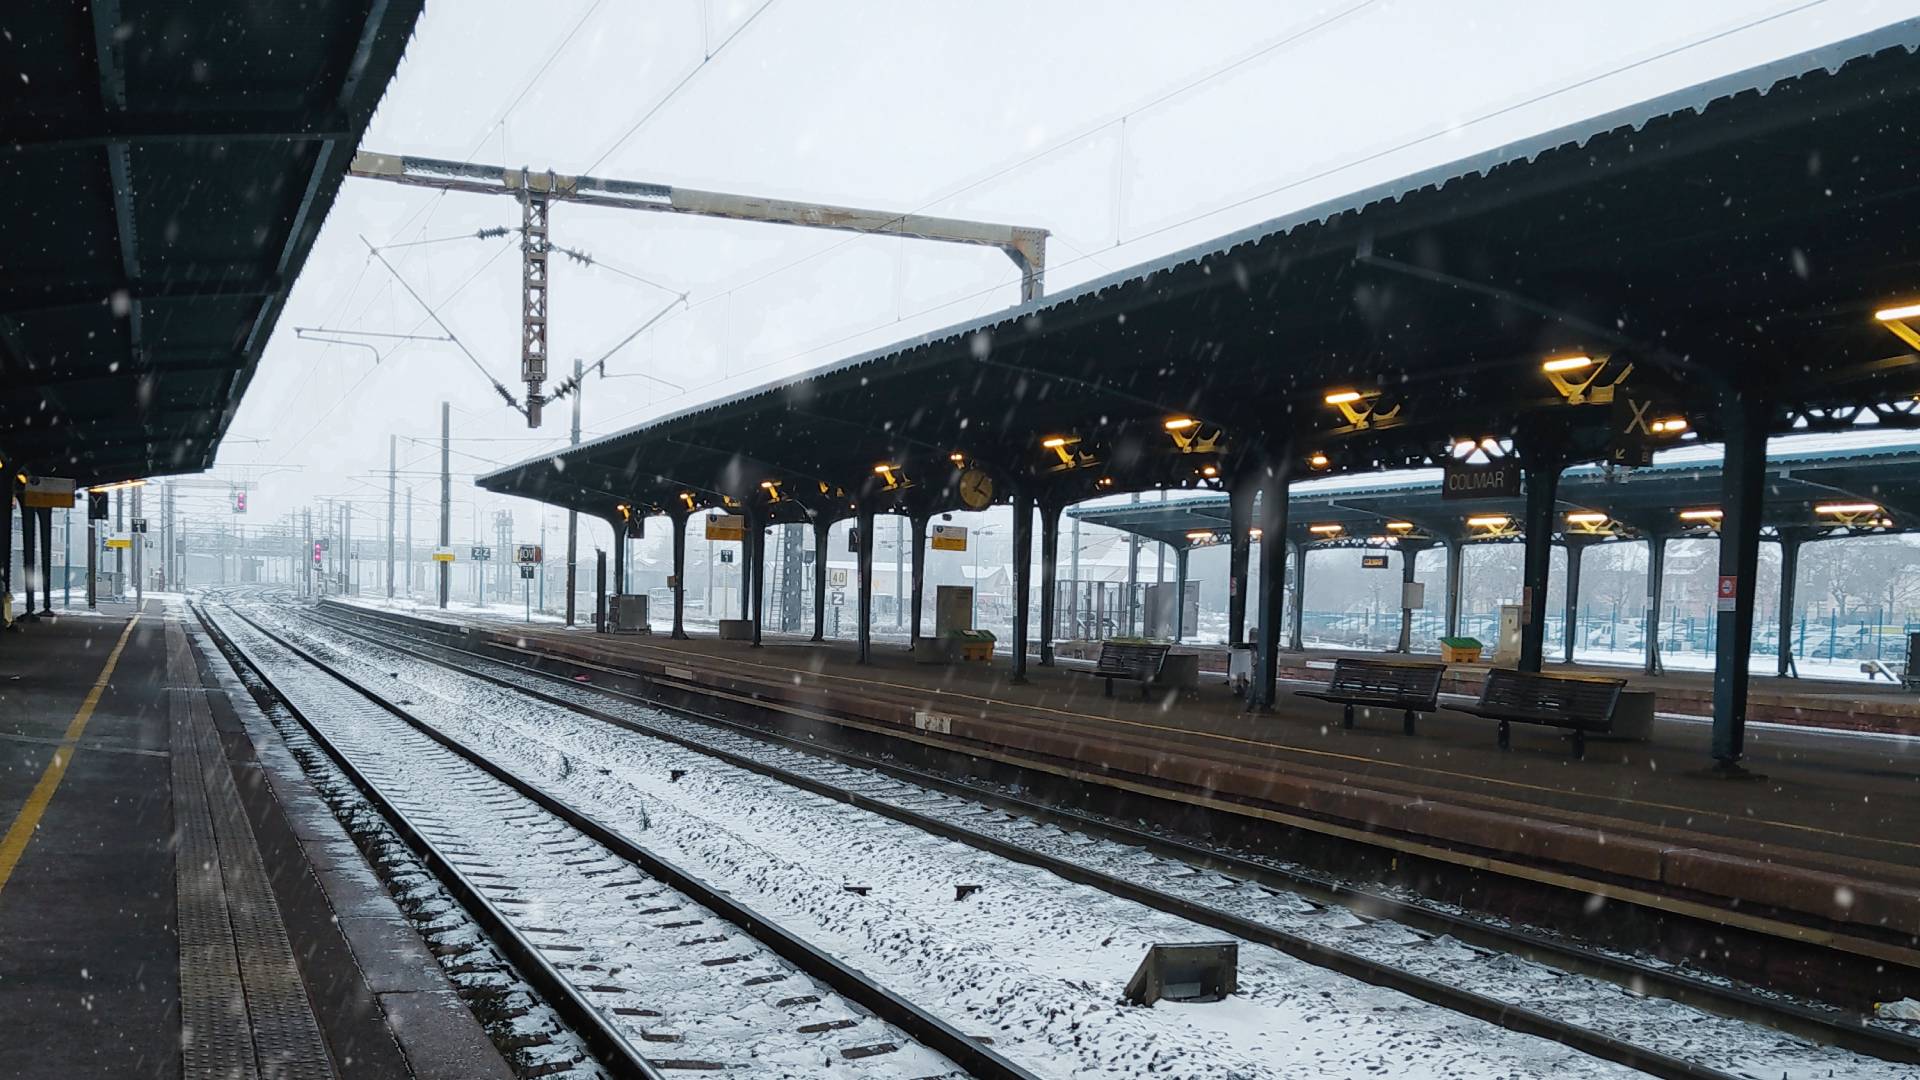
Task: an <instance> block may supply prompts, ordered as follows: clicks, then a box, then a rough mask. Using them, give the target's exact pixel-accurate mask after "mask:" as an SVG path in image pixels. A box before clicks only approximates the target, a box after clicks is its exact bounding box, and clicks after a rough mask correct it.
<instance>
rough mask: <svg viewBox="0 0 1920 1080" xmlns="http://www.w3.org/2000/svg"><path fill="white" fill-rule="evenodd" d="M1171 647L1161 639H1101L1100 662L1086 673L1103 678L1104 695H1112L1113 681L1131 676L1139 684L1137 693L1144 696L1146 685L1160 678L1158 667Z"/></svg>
mask: <svg viewBox="0 0 1920 1080" xmlns="http://www.w3.org/2000/svg"><path fill="white" fill-rule="evenodd" d="M1172 647H1173V646H1171V645H1168V644H1166V643H1165V642H1150V641H1137V642H1136V641H1103V642H1101V643H1100V662H1099V663H1097V664H1095V665H1094V668H1093V670H1092V671H1090V672H1088V673H1087V674H1089V675H1093V676H1095V677H1096V678H1102V679H1105V680H1107V696H1108V697H1112V696H1113V680H1115V679H1133V680H1135V681H1137V682H1139V684H1140V696H1141V697H1143V698H1144V697H1146V696H1147V688H1148V687H1149V686H1151V685H1152V684H1153V683H1155V682H1157V681H1159V679H1160V668H1161V667H1162V665H1164V664H1165V663H1166V662H1167V650H1168V649H1171V648H1172Z"/></svg>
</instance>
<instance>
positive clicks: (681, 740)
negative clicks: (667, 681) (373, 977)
mask: <svg viewBox="0 0 1920 1080" xmlns="http://www.w3.org/2000/svg"><path fill="white" fill-rule="evenodd" d="M303 617H305V618H307V619H309V620H311V621H312V623H313V624H314V625H316V626H320V627H322V628H324V629H326V630H328V631H330V632H333V633H339V634H346V635H349V636H351V637H354V638H357V639H358V640H361V641H364V642H366V643H369V644H374V645H378V646H381V647H384V648H388V649H392V650H395V651H398V652H402V653H405V654H407V655H409V656H412V657H414V658H416V659H418V660H421V661H424V662H429V663H432V664H435V665H438V666H439V667H441V668H444V669H447V670H451V671H455V672H458V673H460V674H461V675H464V676H468V677H471V678H475V679H479V680H481V681H483V682H486V683H490V684H492V685H494V686H499V687H503V688H507V689H510V690H513V691H516V692H519V693H522V694H526V695H528V696H530V697H533V698H535V699H536V700H540V701H543V702H546V703H548V704H551V705H556V706H559V707H561V708H565V709H568V710H571V711H574V712H577V713H581V714H583V715H586V716H590V717H593V718H594V719H597V720H601V721H604V722H606V723H609V724H613V725H616V726H618V727H622V728H626V729H629V730H633V731H637V732H640V733H641V734H645V735H647V736H650V737H654V738H659V739H663V740H665V741H667V742H670V743H674V744H677V745H679V746H682V747H685V748H687V749H690V750H693V751H695V752H697V753H699V754H702V755H706V756H710V757H713V758H716V759H718V760H721V761H724V762H726V763H728V764H732V765H735V766H737V767H740V768H744V769H747V770H750V771H753V772H756V773H759V774H760V775H763V776H768V777H772V778H775V779H777V780H779V781H781V782H782V783H786V784H790V785H792V786H795V787H799V788H802V789H805V790H808V791H812V792H814V793H816V794H820V795H824V796H827V797H829V798H834V799H836V800H839V801H842V802H845V803H848V804H849V805H853V806H858V807H861V808H863V809H868V810H872V811H873V812H876V813H879V814H882V815H884V816H886V817H889V818H892V819H894V820H896V821H901V822H904V823H907V824H910V825H913V826H914V827H916V828H920V829H923V830H925V831H928V832H932V833H934V834H936V835H940V836H944V837H947V838H950V839H955V840H959V841H960V842H963V843H967V844H969V845H971V846H974V847H977V848H980V849H982V850H985V851H989V852H992V853H994V854H996V855H999V856H1002V857H1004V858H1007V859H1011V860H1014V861H1019V862H1024V863H1027V864H1029V865H1034V866H1040V867H1043V868H1045V869H1047V870H1049V871H1051V872H1053V873H1055V874H1058V875H1059V876H1061V877H1063V878H1066V879H1068V880H1072V881H1077V882H1081V883H1083V884H1089V885H1092V886H1094V887H1096V888H1099V889H1102V890H1104V891H1108V892H1111V893H1113V894H1114V895H1117V896H1123V897H1126V898H1127V899H1130V900H1134V901H1137V902H1139V903H1142V904H1146V905H1148V906H1150V907H1154V908H1157V909H1159V910H1161V911H1165V912H1168V913H1170V914H1176V915H1179V916H1180V917H1182V918H1186V919H1189V920H1191V921H1193V922H1196V923H1200V924H1202V925H1206V926H1211V927H1214V928H1216V929H1219V930H1223V931H1225V932H1228V933H1232V934H1235V935H1236V936H1239V937H1242V938H1244V939H1246V940H1250V941H1255V942H1259V943H1261V944H1267V945H1270V946H1272V947H1274V948H1277V949H1280V950H1281V951H1284V952H1287V953H1290V954H1291V955H1294V956H1297V957H1299V958H1301V959H1304V960H1308V961H1309V962H1312V963H1316V964H1320V965H1322V966H1325V967H1328V968H1330V969H1332V970H1336V971H1340V972H1342V973H1343V974H1348V975H1351V976H1353V977H1356V978H1359V979H1362V980H1364V981H1367V982H1372V983H1375V984H1376V985H1381V986H1389V987H1392V988H1394V989H1398V990H1401V991H1403V992H1406V993H1409V994H1411V995H1412V996H1415V997H1419V998H1421V999H1423V1000H1426V1001H1429V1002H1432V1003H1434V1004H1439V1005H1442V1006H1444V1007H1446V1008H1449V1009H1453V1010H1455V1011H1459V1012H1462V1013H1465V1014H1467V1015H1472V1016H1476V1017H1479V1018H1481V1019H1484V1020H1488V1021H1489V1022H1492V1023H1496V1024H1499V1025H1501V1026H1503V1027H1507V1028H1509V1029H1511V1030H1515V1031H1522V1032H1526V1033H1528V1034H1534V1035H1539V1036H1542V1037H1546V1038H1550V1039H1554V1040H1556V1041H1559V1042H1562V1043H1564V1044H1565V1045H1568V1046H1571V1047H1574V1048H1577V1049H1580V1050H1582V1051H1584V1052H1586V1053H1590V1054H1593V1055H1595V1056H1597V1057H1602V1058H1605V1059H1607V1060H1611V1061H1616V1062H1619V1063H1622V1064H1628V1065H1631V1066H1632V1067H1634V1068H1638V1069H1641V1070H1643V1071H1646V1072H1649V1073H1652V1074H1654V1075H1661V1076H1680V1077H1721V1076H1728V1075H1733V1074H1734V1073H1735V1072H1736V1071H1737V1072H1745V1071H1746V1069H1744V1068H1740V1067H1739V1066H1740V1064H1742V1063H1744V1064H1752V1062H1751V1060H1745V1061H1743V1062H1732V1061H1728V1060H1726V1055H1724V1054H1721V1055H1717V1057H1718V1058H1719V1060H1712V1059H1714V1058H1716V1055H1712V1054H1708V1055H1705V1056H1706V1057H1707V1058H1708V1059H1709V1061H1710V1063H1709V1061H1702V1060H1698V1059H1692V1060H1690V1059H1689V1058H1688V1057H1687V1056H1685V1055H1684V1054H1683V1053H1678V1052H1676V1053H1668V1052H1666V1050H1665V1049H1663V1048H1662V1047H1663V1045H1664V1046H1682V1045H1691V1044H1696V1043H1699V1042H1702V1041H1705V1042H1713V1041H1714V1040H1711V1039H1708V1040H1700V1039H1697V1038H1694V1037H1693V1036H1692V1035H1690V1034H1684V1033H1683V1032H1682V1030H1680V1029H1684V1028H1686V1027H1687V1026H1688V1025H1687V1023H1686V1022H1685V1021H1684V1020H1681V1021H1680V1022H1679V1023H1678V1027H1677V1028H1676V1013H1675V1011H1674V1010H1673V1009H1672V1008H1671V1007H1670V1006H1669V1007H1668V1008H1667V1010H1666V1011H1665V1012H1661V1011H1659V1009H1658V1008H1654V1007H1650V1010H1651V1015H1649V1016H1647V1017H1642V1018H1641V1019H1640V1021H1639V1023H1638V1024H1628V1025H1626V1026H1627V1027H1629V1028H1633V1029H1635V1037H1622V1036H1620V1035H1618V1034H1615V1033H1612V1032H1608V1031H1600V1030H1595V1027H1597V1026H1598V1025H1592V1024H1589V1025H1582V1024H1579V1023H1575V1022H1573V1021H1571V1020H1569V1019H1568V1018H1567V1017H1568V1016H1569V1015H1574V1016H1577V1015H1580V1014H1582V1013H1583V1012H1590V1011H1591V1006H1592V1000H1590V999H1589V1000H1583V999H1582V998H1581V996H1580V995H1578V994H1571V993H1569V990H1568V988H1569V987H1570V986H1573V985H1578V984H1579V983H1580V981H1581V980H1588V981H1590V982H1592V983H1594V984H1604V985H1594V986H1592V987H1589V988H1588V989H1590V990H1592V991H1593V992H1595V993H1601V994H1606V993H1611V994H1613V995H1615V997H1616V998H1619V997H1624V996H1632V997H1638V996H1639V995H1641V994H1649V995H1655V996H1657V997H1659V998H1664V999H1672V1001H1673V1002H1675V1003H1680V1004H1686V1005H1691V1006H1694V1007H1696V1008H1698V1009H1700V1010H1703V1011H1704V1012H1706V1013H1710V1014H1712V1015H1713V1016H1714V1017H1718V1018H1725V1019H1727V1020H1733V1021H1739V1022H1743V1023H1749V1024H1759V1025H1764V1027H1766V1028H1774V1029H1778V1030H1779V1031H1780V1032H1782V1033H1788V1034H1791V1035H1793V1036H1797V1037H1799V1038H1802V1039H1806V1040H1810V1041H1811V1043H1813V1044H1817V1047H1833V1048H1842V1049H1845V1050H1846V1051H1849V1052H1852V1053H1857V1054H1861V1055H1866V1056H1868V1057H1871V1058H1876V1059H1881V1060H1883V1061H1889V1062H1908V1063H1910V1062H1914V1061H1920V1040H1916V1039H1914V1038H1913V1037H1911V1036H1910V1035H1907V1034H1906V1033H1904V1032H1901V1031H1898V1030H1894V1029H1892V1028H1889V1027H1886V1026H1883V1025H1879V1024H1874V1023H1870V1022H1868V1021H1866V1020H1864V1019H1863V1018H1861V1017H1858V1016H1854V1015H1851V1014H1846V1013H1842V1012H1838V1011H1831V1010H1825V1009H1820V1008H1814V1007H1810V1006H1807V1005H1804V1004H1801V1003H1797V1002H1792V1001H1786V1000H1781V999H1778V998H1775V997H1772V996H1770V995H1766V994H1764V993H1760V992H1756V991H1752V990H1748V989H1744V988H1741V987H1738V986H1733V985H1730V984H1726V983H1723V982H1719V981H1715V980H1712V979H1708V978H1703V977H1700V976H1696V975H1692V974H1689V973H1686V972H1683V971H1678V970H1676V969H1673V968H1670V967H1666V966H1663V965H1659V964H1656V963H1648V962H1643V961H1638V960H1635V959H1633V958H1630V957H1625V956H1621V955H1618V954H1615V953H1612V952H1609V951H1605V950H1598V949H1592V948H1587V947H1584V946H1581V945H1579V944H1577V943H1574V942H1570V941H1565V940H1561V939H1556V938H1552V937H1548V936H1545V935H1540V934H1536V933H1532V932H1529V931H1527V930H1524V929H1521V928H1516V927H1510V926H1501V925H1498V924H1490V923H1487V922H1485V921H1483V920H1478V919H1473V918H1471V917H1468V916H1464V915H1461V914H1458V913H1453V912H1448V911H1445V910H1440V909H1435V908H1429V907H1425V906H1423V905H1419V904H1415V903H1409V902H1407V901H1405V900H1402V899H1398V898H1395V897H1392V896H1388V895H1383V894H1379V893H1373V892H1369V891H1365V890H1357V889H1353V888H1350V887H1346V886H1341V885H1338V884H1336V883H1330V882H1328V881H1326V880H1324V879H1319V878H1316V877H1314V876H1312V875H1309V874H1305V873H1301V872H1299V871H1297V870H1292V869H1288V868H1285V867H1279V866H1275V865H1273V864H1269V863H1265V862H1263V861H1258V860H1251V859H1244V858H1239V857H1235V856H1230V855H1223V854H1221V853H1218V852H1212V851H1206V850H1202V849H1199V848H1196V847H1194V846H1192V845H1190V844H1183V843H1180V842H1178V841H1172V840H1168V839H1167V838H1165V837H1159V836H1154V835H1152V834H1148V833H1143V832H1140V831H1138V830H1131V829H1127V828H1125V827H1122V826H1118V825H1116V824H1114V823H1112V822H1107V821H1102V820H1099V819H1096V818H1092V817H1087V816H1084V815H1078V814H1073V813H1070V812H1063V811H1060V810H1057V809H1054V808H1050V807H1044V806H1040V805H1037V804H1033V803H1029V802H1026V801H1024V800H1020V799H1017V798H1013V797H1010V796H1008V795H1006V794H1004V793H1002V792H996V791H992V790H988V789H982V788H979V787H975V786H972V785H965V784H959V783H955V782H954V781H952V780H950V779H947V778H943V777H936V776H932V775H929V774H924V773H921V772H918V771H917V770H912V769H907V768H904V767H901V766H898V765H892V764H887V763H882V762H875V761H872V760H869V759H866V758H863V757H859V756H858V755H853V754H850V753H847V752H844V751H835V750H829V749H826V748H822V747H820V746H817V745H812V744H803V743H800V742H799V741H798V740H792V739H787V738H784V737H782V736H779V735H776V734H772V733H769V732H766V731H764V730H761V729H758V728H754V727H751V726H750V725H743V724H740V723H738V722H735V721H732V720H727V719H724V718H720V717H712V716H699V717H698V718H693V717H691V716H689V715H687V710H685V709H684V707H678V706H676V707H673V710H672V713H662V712H661V711H660V709H661V706H660V705H658V704H657V703H655V702H653V701H650V700H649V699H648V698H647V697H645V696H644V695H643V694H640V693H635V692H633V691H630V690H623V689H620V688H616V687H614V686H609V685H606V684H605V681H602V682H593V683H586V684H582V683H580V682H577V681H576V680H575V679H574V678H572V677H570V675H569V674H568V673H572V674H573V675H579V674H588V675H589V676H590V677H594V678H600V679H602V680H612V679H616V678H617V679H625V680H631V679H632V676H630V675H628V674H627V673H622V672H619V671H616V670H615V669H611V668H604V667H599V666H596V665H591V664H585V663H582V662H579V661H573V660H567V661H565V662H564V663H561V664H558V665H557V666H560V667H562V668H563V669H564V672H555V671H551V670H542V669H541V668H539V667H535V666H532V665H529V664H526V663H521V662H516V661H513V660H507V659H502V658H501V657H497V656H489V655H486V654H482V653H476V652H474V651H472V650H470V649H467V648H464V647H461V646H459V645H456V644H452V643H450V642H448V641H431V640H425V639H423V637H422V628H421V627H419V626H418V625H417V624H415V623H413V622H412V621H410V620H402V619H396V618H390V617H386V616H383V615H381V614H379V613H374V612H365V613H362V612H355V617H354V618H353V619H347V618H344V617H343V616H342V615H341V614H340V613H338V612H312V611H308V612H304V613H303ZM368 623H373V624H374V625H372V626H369V625H367V624H368ZM983 808H989V809H992V810H995V811H1001V812H1002V813H999V814H997V815H983V814H982V813H981V811H982V809H983ZM1062 827H1064V830H1066V831H1063V828H1062ZM1089 838H1091V839H1092V840H1094V841H1096V842H1095V843H1094V844H1091V845H1090V844H1088V843H1087V842H1086V841H1087V840H1088V839H1089ZM1141 852H1147V853H1150V854H1151V855H1153V856H1154V860H1153V862H1152V863H1148V864H1143V863H1141V861H1140V860H1139V858H1138V855H1139V854H1140V853H1141ZM1199 872H1204V873H1199ZM1222 872H1224V873H1227V874H1231V875H1234V876H1233V877H1232V878H1231V879H1221V878H1219V874H1220V873H1222ZM1281 889H1284V890H1287V891H1286V892H1285V893H1281V892H1279V891H1278V890H1281ZM1329 910H1332V911H1336V912H1340V913H1345V914H1348V915H1349V916H1350V917H1351V918H1352V919H1353V920H1354V922H1355V924H1356V925H1349V926H1342V925H1341V922H1340V920H1339V919H1329V918H1326V917H1325V915H1326V914H1327V912H1328V911H1329ZM1276 911H1278V912H1280V913H1281V915H1279V916H1276V915H1275V912H1276ZM1329 928H1331V929H1329ZM1399 933H1411V934H1414V935H1416V936H1417V937H1419V938H1420V939H1422V940H1425V941H1433V940H1435V939H1436V938H1442V939H1444V938H1446V937H1451V938H1453V939H1455V940H1458V941H1460V942H1464V943H1468V944H1469V947H1470V948H1471V949H1472V950H1473V953H1474V955H1475V958H1476V959H1477V960H1478V961H1481V963H1480V964H1478V965H1475V964H1468V965H1466V966H1467V967H1468V968H1471V967H1474V966H1483V967H1489V968H1499V969H1501V970H1500V971H1499V972H1498V973H1497V975H1496V976H1495V981H1503V982H1504V983H1505V984H1507V985H1508V986H1510V987H1525V986H1528V985H1529V984H1528V978H1527V977H1525V976H1526V975H1534V976H1537V975H1538V974H1539V972H1529V973H1516V972H1514V971H1512V970H1510V969H1506V968H1505V967H1504V965H1506V964H1508V963H1509V962H1510V960H1511V958H1515V957H1519V958H1524V959H1523V961H1522V962H1525V963H1533V962H1534V961H1536V960H1539V961H1546V962H1548V963H1552V964H1554V965H1555V968H1553V969H1550V970H1549V972H1548V977H1549V978H1551V979H1552V981H1553V982H1554V990H1553V993H1551V994H1549V995H1546V996H1547V997H1549V998H1551V999H1552V1000H1551V1001H1550V1002H1542V1003H1541V1005H1540V1006H1539V1007H1538V1008H1536V1007H1532V1006H1530V1005H1529V1004H1526V1003H1523V1002H1521V1001H1515V1000H1512V999H1511V998H1510V997H1502V996H1499V991H1498V990H1497V989H1496V990H1493V991H1492V992H1489V989H1490V988H1488V987H1487V986H1485V985H1482V986H1480V987H1479V988H1474V987H1472V986H1468V985H1462V984H1461V983H1462V981H1463V980H1462V979H1461V978H1460V976H1461V974H1462V972H1460V971H1457V970H1456V971H1447V972H1437V971H1433V970H1431V969H1429V970H1427V971H1421V970H1419V969H1418V967H1417V966H1413V965H1408V964H1407V963H1406V957H1405V956H1400V955H1395V953H1396V940H1395V937H1396V934H1399ZM1401 951H1403V950H1401ZM1535 966H1536V967H1540V966H1542V965H1537V964H1536V965H1535ZM1410 968H1411V969H1410ZM1442 975H1445V976H1446V977H1445V978H1442V977H1440V976H1442ZM1464 981H1465V982H1469V983H1471V982H1473V981H1474V980H1473V979H1472V978H1471V977H1469V978H1467V979H1466V980H1464ZM1529 992H1530V993H1531V994H1534V995H1537V994H1538V987H1533V988H1532V989H1531V990H1530V991H1529ZM1589 998H1590V995H1589ZM1605 1011H1606V1012H1608V1013H1612V1014H1615V1015H1617V1014H1618V1012H1619V1001H1618V1000H1615V1001H1612V1002H1609V1003H1607V1008H1606V1010H1605ZM1680 1012H1681V1013H1684V1014H1687V1015H1696V1016H1697V1015H1698V1014H1693V1013H1692V1011H1691V1010H1681V1011H1680ZM1556 1014H1557V1015H1556ZM1662 1029H1665V1032H1664V1034H1665V1036H1666V1037H1665V1038H1661V1037H1659V1036H1660V1034H1661V1031H1662ZM1817 1047H1816V1048H1814V1049H1811V1050H1809V1048H1808V1047H1805V1046H1798V1047H1796V1046H1787V1045H1784V1044H1782V1045H1779V1046H1777V1049H1778V1051H1779V1053H1781V1054H1782V1055H1784V1056H1785V1057H1787V1058H1789V1059H1794V1060H1796V1061H1799V1062H1800V1063H1801V1064H1805V1065H1806V1066H1808V1068H1809V1069H1810V1070H1814V1069H1817V1070H1818V1071H1820V1072H1821V1073H1822V1074H1824V1070H1825V1068H1827V1067H1830V1066H1820V1065H1818V1063H1817V1062H1816V1061H1814V1060H1803V1059H1808V1058H1809V1055H1811V1057H1814V1058H1817V1057H1818V1056H1819V1053H1820V1050H1819V1049H1818V1048H1817ZM1736 1056H1737V1055H1736ZM1811 1074H1812V1072H1811V1071H1810V1072H1809V1075H1811ZM1836 1075H1844V1072H1840V1073H1836Z"/></svg>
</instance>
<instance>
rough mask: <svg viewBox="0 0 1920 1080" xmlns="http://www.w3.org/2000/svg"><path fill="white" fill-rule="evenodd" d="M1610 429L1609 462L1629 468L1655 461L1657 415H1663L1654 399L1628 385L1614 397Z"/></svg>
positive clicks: (1608, 432)
mask: <svg viewBox="0 0 1920 1080" xmlns="http://www.w3.org/2000/svg"><path fill="white" fill-rule="evenodd" d="M1612 408H1613V413H1612V416H1611V422H1610V423H1609V425H1608V431H1607V461H1608V462H1610V463H1612V464H1614V465H1620V466H1624V467H1627V468H1639V467H1641V466H1645V465H1651V464H1653V449H1654V445H1655V439H1654V431H1653V418H1654V417H1655V416H1658V415H1660V413H1659V411H1658V410H1657V409H1656V407H1655V404H1654V400H1653V399H1652V398H1649V397H1641V396H1640V395H1638V394H1636V393H1634V392H1633V391H1631V390H1628V389H1626V388H1625V387H1621V388H1619V390H1618V391H1617V392H1616V394H1615V395H1614V399H1613V406H1612Z"/></svg>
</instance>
